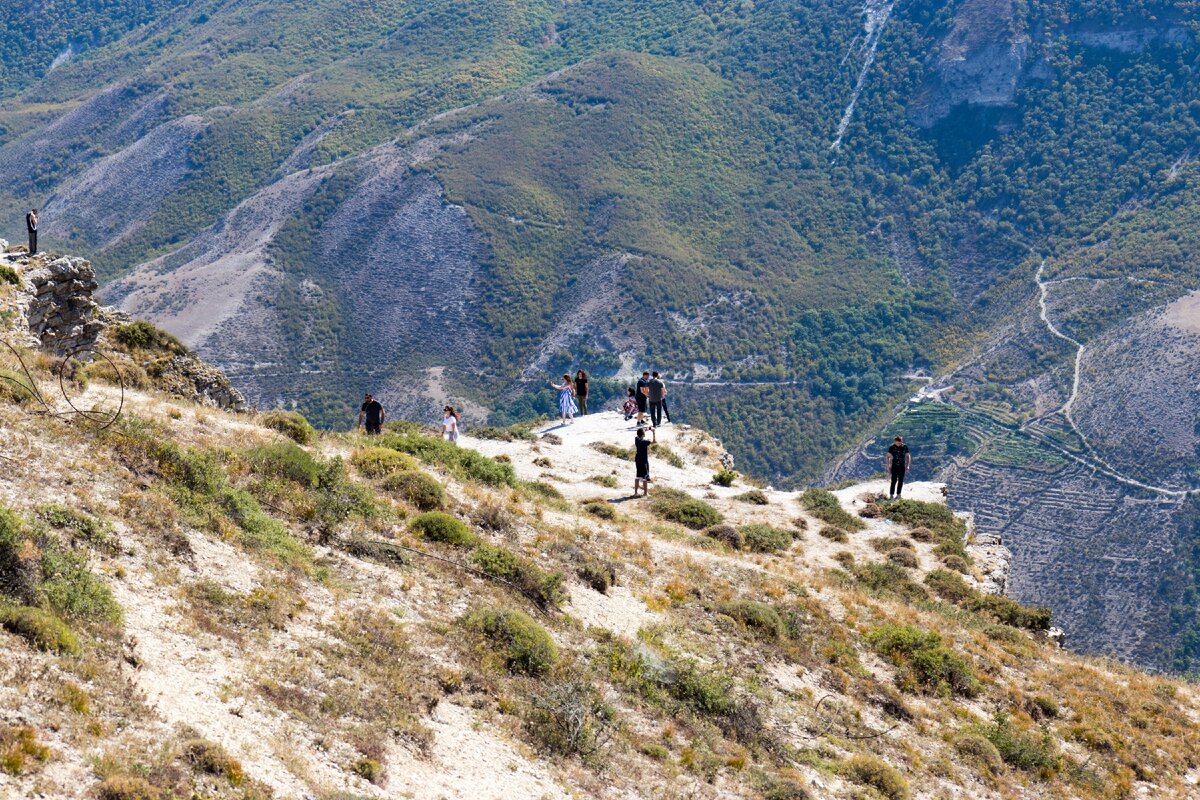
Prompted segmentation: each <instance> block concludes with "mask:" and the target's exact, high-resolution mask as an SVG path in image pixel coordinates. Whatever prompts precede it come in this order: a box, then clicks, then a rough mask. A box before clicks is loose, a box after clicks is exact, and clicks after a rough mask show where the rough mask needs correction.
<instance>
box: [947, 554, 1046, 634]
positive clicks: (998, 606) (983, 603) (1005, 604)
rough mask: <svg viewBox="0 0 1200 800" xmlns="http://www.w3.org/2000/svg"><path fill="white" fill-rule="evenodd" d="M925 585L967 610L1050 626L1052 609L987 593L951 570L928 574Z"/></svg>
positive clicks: (1034, 625)
mask: <svg viewBox="0 0 1200 800" xmlns="http://www.w3.org/2000/svg"><path fill="white" fill-rule="evenodd" d="M925 585H926V586H928V587H929V588H930V589H931V590H932V591H933V593H934V594H935V595H937V596H938V597H940V598H942V599H943V600H946V601H948V602H950V603H953V604H955V605H956V606H959V607H961V608H965V609H966V610H967V611H974V612H976V613H979V614H985V615H987V616H990V617H992V618H994V619H995V620H996V621H998V622H1001V623H1003V624H1005V625H1010V626H1012V627H1015V628H1027V629H1029V630H1034V631H1044V630H1049V628H1050V621H1051V613H1050V609H1048V608H1028V607H1026V606H1023V605H1021V604H1020V603H1018V602H1017V601H1015V600H1012V599H1011V598H1008V597H1004V596H1003V595H991V594H983V593H981V592H980V591H979V590H977V589H976V588H974V587H973V586H970V585H969V584H968V583H967V582H966V581H965V580H963V579H962V578H961V577H959V576H958V574H956V573H954V572H950V571H949V570H945V569H935V570H933V571H932V572H930V573H929V574H928V575H926V576H925Z"/></svg>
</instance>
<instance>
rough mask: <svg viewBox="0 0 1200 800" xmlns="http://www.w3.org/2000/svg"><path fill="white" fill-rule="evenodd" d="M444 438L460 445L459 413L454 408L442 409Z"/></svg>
mask: <svg viewBox="0 0 1200 800" xmlns="http://www.w3.org/2000/svg"><path fill="white" fill-rule="evenodd" d="M442 436H443V437H445V439H446V441H448V442H451V443H453V444H458V412H457V411H455V410H454V406H446V407H445V408H443V409H442Z"/></svg>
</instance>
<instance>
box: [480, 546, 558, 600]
mask: <svg viewBox="0 0 1200 800" xmlns="http://www.w3.org/2000/svg"><path fill="white" fill-rule="evenodd" d="M471 561H472V563H474V565H475V566H476V567H478V568H479V569H480V570H481V571H482V572H485V573H487V574H488V575H491V576H493V577H496V578H500V579H502V580H505V581H508V582H509V583H512V584H514V585H516V587H517V588H518V589H519V590H520V591H521V593H522V594H524V595H525V596H526V597H528V598H529V599H530V600H533V601H534V602H535V603H537V604H538V605H539V606H551V605H555V604H557V603H558V602H560V601H561V600H562V598H563V592H562V574H561V573H558V572H546V571H545V570H543V569H542V568H541V567H539V566H537V565H536V564H534V563H532V562H530V561H527V560H526V559H524V558H521V557H520V556H518V555H516V554H515V553H513V552H511V551H510V550H508V549H507V548H504V547H499V546H496V545H490V544H481V545H479V546H478V547H477V548H475V550H474V552H472V553H471Z"/></svg>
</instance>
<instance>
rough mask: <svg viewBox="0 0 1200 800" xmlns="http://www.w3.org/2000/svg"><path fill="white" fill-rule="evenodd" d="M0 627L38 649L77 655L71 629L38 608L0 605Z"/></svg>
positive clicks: (77, 650)
mask: <svg viewBox="0 0 1200 800" xmlns="http://www.w3.org/2000/svg"><path fill="white" fill-rule="evenodd" d="M0 627H2V628H4V629H5V630H7V631H8V632H9V633H12V634H15V635H17V636H20V637H21V638H23V639H25V640H26V641H28V642H29V643H30V644H31V645H33V646H34V647H36V648H37V649H39V650H46V651H54V652H58V653H67V654H68V655H79V640H78V639H76V638H75V634H74V633H72V632H71V629H70V628H68V627H67V626H66V624H65V623H64V622H63V621H62V620H60V619H59V618H58V617H56V616H54V615H53V614H48V613H46V612H45V611H42V610H41V609H39V608H31V607H29V606H6V605H0Z"/></svg>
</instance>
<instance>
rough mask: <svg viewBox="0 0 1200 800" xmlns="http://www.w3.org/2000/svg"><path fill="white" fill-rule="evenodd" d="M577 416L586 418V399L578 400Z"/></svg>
mask: <svg viewBox="0 0 1200 800" xmlns="http://www.w3.org/2000/svg"><path fill="white" fill-rule="evenodd" d="M579 416H581V417H586V416H587V398H586V397H581V398H579Z"/></svg>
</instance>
